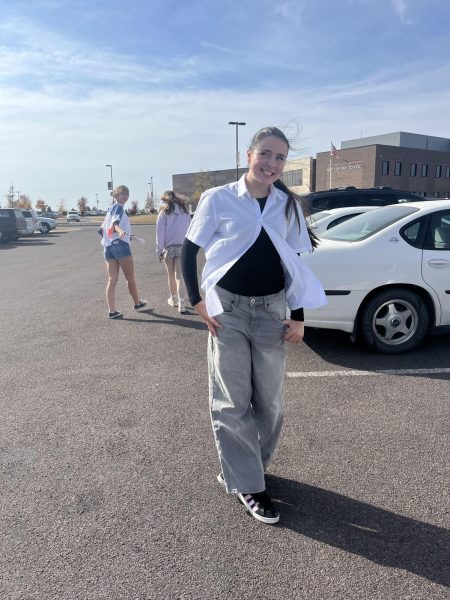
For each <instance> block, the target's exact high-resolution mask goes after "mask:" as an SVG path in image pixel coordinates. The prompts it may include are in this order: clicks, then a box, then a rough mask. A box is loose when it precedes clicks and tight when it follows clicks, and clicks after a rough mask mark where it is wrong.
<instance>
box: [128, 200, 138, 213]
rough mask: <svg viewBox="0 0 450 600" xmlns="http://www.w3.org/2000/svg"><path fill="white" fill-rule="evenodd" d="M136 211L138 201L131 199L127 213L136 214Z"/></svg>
mask: <svg viewBox="0 0 450 600" xmlns="http://www.w3.org/2000/svg"><path fill="white" fill-rule="evenodd" d="M137 212H138V203H137V202H136V200H133V201H132V202H131V208H130V210H129V211H128V213H129V214H130V215H136V214H137Z"/></svg>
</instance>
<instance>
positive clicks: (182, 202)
mask: <svg viewBox="0 0 450 600" xmlns="http://www.w3.org/2000/svg"><path fill="white" fill-rule="evenodd" d="M161 200H162V202H164V203H165V204H164V206H162V207H161V212H165V213H166V214H167V215H170V213H171V212H173V211H174V210H175V205H177V206H178V207H179V208H180V209H181V211H182V212H185V213H189V211H188V209H187V206H186V201H187V198H185V197H184V196H181V195H179V194H175V192H173V191H172V190H168V191H167V192H164V194H163V195H162V196H161Z"/></svg>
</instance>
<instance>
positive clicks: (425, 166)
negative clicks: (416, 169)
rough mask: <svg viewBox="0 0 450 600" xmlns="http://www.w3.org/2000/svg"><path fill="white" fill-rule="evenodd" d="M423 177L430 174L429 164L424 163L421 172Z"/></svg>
mask: <svg viewBox="0 0 450 600" xmlns="http://www.w3.org/2000/svg"><path fill="white" fill-rule="evenodd" d="M421 175H422V177H427V176H428V165H426V164H423V165H422V173H421Z"/></svg>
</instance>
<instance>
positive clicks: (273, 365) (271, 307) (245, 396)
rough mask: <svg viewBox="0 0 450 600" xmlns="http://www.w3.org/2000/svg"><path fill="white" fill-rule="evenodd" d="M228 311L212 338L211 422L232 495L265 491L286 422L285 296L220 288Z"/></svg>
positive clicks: (209, 349)
mask: <svg viewBox="0 0 450 600" xmlns="http://www.w3.org/2000/svg"><path fill="white" fill-rule="evenodd" d="M216 290H217V293H218V295H219V297H220V301H221V303H222V306H223V309H224V312H223V313H221V314H220V315H218V316H217V317H215V318H216V320H217V321H219V323H220V324H221V325H222V326H223V329H219V330H218V336H217V337H213V336H211V335H210V336H209V340H208V368H209V403H210V411H211V422H212V427H213V432H214V437H215V441H216V446H217V450H218V453H219V460H220V463H221V467H222V473H223V477H224V480H225V484H226V488H227V491H228V493H237V492H250V493H251V492H262V491H263V490H264V489H265V487H266V486H265V482H264V470H265V469H266V468H267V466H268V464H269V462H270V459H271V458H272V455H273V452H274V450H275V447H276V445H277V441H278V438H279V435H280V432H281V426H282V422H283V396H282V394H283V379H284V371H285V364H286V350H285V342H284V339H283V337H284V334H285V331H286V326H285V325H284V324H283V323H282V321H283V320H284V319H285V318H286V296H285V291H284V290H282V291H281V292H279V293H278V294H273V295H270V296H255V297H249V296H240V295H238V294H233V293H231V292H228V291H227V290H224V289H222V288H220V287H216Z"/></svg>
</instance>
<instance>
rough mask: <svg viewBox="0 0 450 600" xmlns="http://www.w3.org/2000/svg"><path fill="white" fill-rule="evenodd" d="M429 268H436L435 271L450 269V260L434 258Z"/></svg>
mask: <svg viewBox="0 0 450 600" xmlns="http://www.w3.org/2000/svg"><path fill="white" fill-rule="evenodd" d="M428 266H429V267H434V268H435V269H445V267H450V260H445V259H444V258H432V259H431V260H429V261H428Z"/></svg>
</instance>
